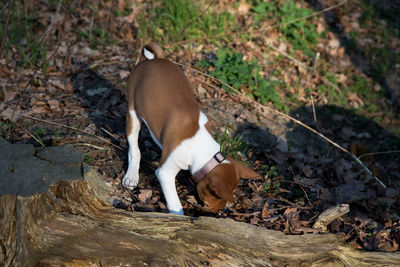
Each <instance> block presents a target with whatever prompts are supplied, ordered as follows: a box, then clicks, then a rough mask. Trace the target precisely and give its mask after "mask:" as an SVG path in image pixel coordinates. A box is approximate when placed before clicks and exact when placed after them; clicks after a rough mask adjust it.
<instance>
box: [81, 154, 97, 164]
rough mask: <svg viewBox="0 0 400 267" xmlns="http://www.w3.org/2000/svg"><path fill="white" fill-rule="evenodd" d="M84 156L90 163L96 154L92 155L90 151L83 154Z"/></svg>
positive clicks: (86, 161)
mask: <svg viewBox="0 0 400 267" xmlns="http://www.w3.org/2000/svg"><path fill="white" fill-rule="evenodd" d="M82 157H83V162H85V163H86V164H90V163H91V162H93V160H94V156H93V155H90V154H89V152H88V153H85V154H83V156H82Z"/></svg>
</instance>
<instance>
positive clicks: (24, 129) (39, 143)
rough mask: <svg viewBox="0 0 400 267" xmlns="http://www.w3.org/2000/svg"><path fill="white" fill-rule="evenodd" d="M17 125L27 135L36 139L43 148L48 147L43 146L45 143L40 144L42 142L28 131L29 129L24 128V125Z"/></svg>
mask: <svg viewBox="0 0 400 267" xmlns="http://www.w3.org/2000/svg"><path fill="white" fill-rule="evenodd" d="M15 123H16V124H17V125H18V126H19V127H21V128H22V129H23V130H24V131H25V132H26V133H27V134H29V135H30V136H31V137H32V138H33V139H35V140H36V142H38V143H39V144H40V145H41V146H42V147H46V146H45V145H44V144H43V142H40V140H39V139H37V138H36V136H35V135H33V134H32V133H31V132H30V131H28V130H27V129H25V127H24V126H22V125H21V124H20V123H18V122H15Z"/></svg>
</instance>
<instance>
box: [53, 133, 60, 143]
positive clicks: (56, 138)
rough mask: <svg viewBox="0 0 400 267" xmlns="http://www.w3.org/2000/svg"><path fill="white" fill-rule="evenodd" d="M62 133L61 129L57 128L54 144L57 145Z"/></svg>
mask: <svg viewBox="0 0 400 267" xmlns="http://www.w3.org/2000/svg"><path fill="white" fill-rule="evenodd" d="M60 134H61V132H60V130H56V132H55V134H54V139H53V146H56V144H57V140H58V138H59V137H60Z"/></svg>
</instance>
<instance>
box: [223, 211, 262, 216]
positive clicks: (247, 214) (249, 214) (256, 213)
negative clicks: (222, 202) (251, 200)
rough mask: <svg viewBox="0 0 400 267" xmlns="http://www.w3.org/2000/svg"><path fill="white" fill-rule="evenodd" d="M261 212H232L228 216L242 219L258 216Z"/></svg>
mask: <svg viewBox="0 0 400 267" xmlns="http://www.w3.org/2000/svg"><path fill="white" fill-rule="evenodd" d="M260 213H261V211H256V212H253V213H239V212H232V213H231V214H230V215H233V216H243V217H252V216H257V215H258V214H260Z"/></svg>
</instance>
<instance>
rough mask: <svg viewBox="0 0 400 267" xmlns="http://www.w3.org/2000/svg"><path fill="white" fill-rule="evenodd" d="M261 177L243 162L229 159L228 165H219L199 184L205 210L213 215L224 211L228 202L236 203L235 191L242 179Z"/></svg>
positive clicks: (198, 190) (198, 187)
mask: <svg viewBox="0 0 400 267" xmlns="http://www.w3.org/2000/svg"><path fill="white" fill-rule="evenodd" d="M259 177H260V175H259V174H257V173H256V172H254V171H253V170H252V169H250V168H249V167H247V166H245V165H244V164H242V163H241V162H239V161H237V160H235V159H232V158H227V162H226V163H225V162H223V163H221V164H218V165H217V166H216V167H215V168H214V169H213V170H212V171H211V172H209V173H208V174H207V175H206V176H205V177H204V178H203V179H202V180H200V181H199V183H198V184H197V192H198V194H199V197H200V199H201V200H202V201H203V206H204V207H203V210H204V211H207V212H212V213H216V212H218V211H220V210H222V209H223V208H224V207H225V205H226V202H228V201H229V202H234V198H233V190H235V188H236V187H237V185H238V182H239V179H240V178H244V179H252V178H259Z"/></svg>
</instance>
